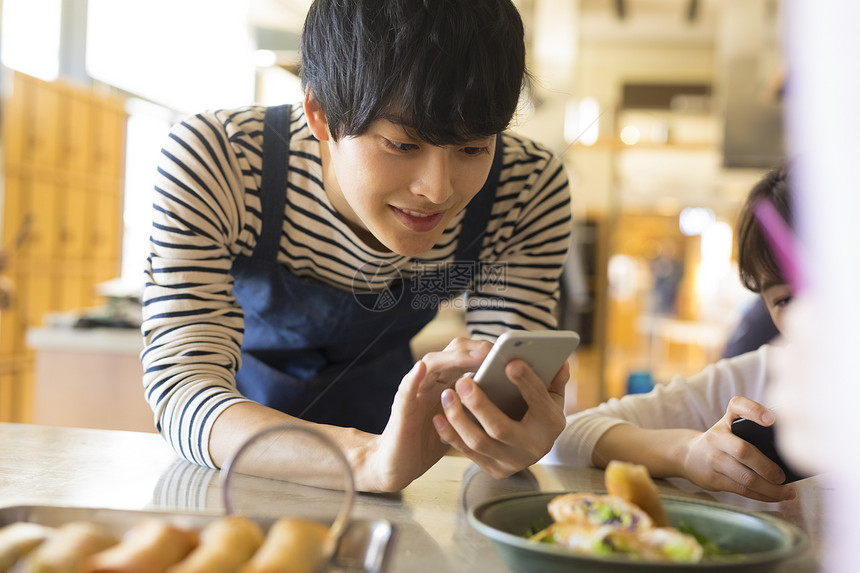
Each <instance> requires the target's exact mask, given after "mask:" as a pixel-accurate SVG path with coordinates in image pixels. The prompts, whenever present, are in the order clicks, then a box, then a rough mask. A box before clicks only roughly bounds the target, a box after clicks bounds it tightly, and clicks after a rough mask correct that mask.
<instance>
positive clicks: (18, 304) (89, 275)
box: [0, 72, 126, 422]
mask: <svg viewBox="0 0 860 573" xmlns="http://www.w3.org/2000/svg"><path fill="white" fill-rule="evenodd" d="M10 75H11V77H12V87H11V90H7V97H6V98H5V99H4V100H3V101H2V106H3V109H2V118H3V126H2V128H3V133H2V136H3V146H2V147H3V208H2V234H0V240H2V245H3V248H4V249H9V248H11V246H12V245H13V243H14V241H15V237H16V236H17V235H18V233H19V232H20V231H21V229H22V228H23V227H29V229H30V230H29V233H28V234H27V236H26V238H25V239H24V241H23V242H22V243H21V245H20V246H19V247H18V248H17V249H16V250H15V251H14V252H13V253H12V256H11V259H10V261H9V265H8V268H7V269H6V270H5V271H4V274H5V275H6V276H7V277H8V278H10V279H11V280H12V282H13V284H14V285H15V295H14V301H13V306H12V307H11V308H9V309H5V310H3V311H2V312H0V422H27V421H30V419H31V416H32V411H31V410H32V395H33V389H32V379H33V352H32V350H31V349H30V348H28V346H27V344H26V332H27V329H28V328H31V327H35V326H39V325H41V324H42V321H43V320H44V316H45V314H46V313H49V312H63V311H69V310H74V309H80V308H86V307H89V306H94V305H96V304H98V303H99V302H100V301H99V299H98V296H97V294H96V292H95V285H96V284H98V283H100V282H103V281H106V280H109V279H111V278H114V277H117V276H119V273H120V254H121V252H122V248H121V243H122V234H121V228H122V227H121V225H122V190H123V157H124V149H125V125H126V112H125V107H124V100H122V99H121V98H117V97H113V96H109V95H104V94H101V93H95V92H94V90H93V89H92V88H82V87H78V86H74V85H70V84H67V83H64V82H45V81H42V80H39V79H36V78H33V77H30V76H27V75H25V74H21V73H18V72H13V73H11V74H10Z"/></svg>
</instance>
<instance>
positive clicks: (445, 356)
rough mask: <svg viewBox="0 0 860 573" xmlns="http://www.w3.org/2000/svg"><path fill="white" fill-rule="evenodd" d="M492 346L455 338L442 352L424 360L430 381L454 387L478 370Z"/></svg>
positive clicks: (482, 341)
mask: <svg viewBox="0 0 860 573" xmlns="http://www.w3.org/2000/svg"><path fill="white" fill-rule="evenodd" d="M491 348H492V344H490V343H489V342H487V341H484V340H470V339H468V338H455V339H454V340H452V341H451V342H450V343H449V344H448V346H446V347H445V349H444V350H442V351H441V352H430V353H428V354H427V355H425V356H424V358H423V359H422V360H423V361H424V362H425V363H426V365H427V371H428V380H430V381H432V382H434V383H437V384H443V385H445V386H453V384H454V381H456V380H457V379H458V378H460V377H461V376H463V375H464V374H465V373H467V372H473V371H475V370H477V369H478V367H479V366H480V365H481V362H483V361H484V358H486V356H487V354H488V353H489V352H490V349H491Z"/></svg>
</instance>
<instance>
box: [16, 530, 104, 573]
mask: <svg viewBox="0 0 860 573" xmlns="http://www.w3.org/2000/svg"><path fill="white" fill-rule="evenodd" d="M117 541H118V540H117V539H116V537H114V536H113V535H110V534H108V533H106V532H105V531H104V530H103V529H102V528H100V527H98V526H96V525H94V524H92V523H89V522H84V521H74V522H71V523H67V524H65V525H62V526H60V527H59V528H57V530H56V532H55V533H54V534H53V535H52V536H51V537H50V538H49V539H48V540H47V541H45V542H44V543H42V544H41V545H39V547H37V548H36V549H35V550H34V551H33V552H32V553H31V554H30V555H28V556H27V557H26V558H25V560H24V561H23V563H22V565H21V568H20V571H21V573H78V572H79V571H80V568H81V565H82V563H83V561H84V560H85V559H86V558H87V557H89V556H90V555H93V554H95V553H98V552H99V551H103V550H105V549H107V548H108V547H111V546H112V545H115V544H116V543H117Z"/></svg>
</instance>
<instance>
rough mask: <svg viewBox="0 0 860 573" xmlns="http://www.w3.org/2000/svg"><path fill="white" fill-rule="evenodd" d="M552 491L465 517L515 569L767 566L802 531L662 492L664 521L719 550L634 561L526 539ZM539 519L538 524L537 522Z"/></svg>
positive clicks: (795, 548)
mask: <svg viewBox="0 0 860 573" xmlns="http://www.w3.org/2000/svg"><path fill="white" fill-rule="evenodd" d="M562 493H567V492H556V493H527V494H515V495H510V496H505V497H500V498H496V499H493V500H489V501H486V502H483V503H481V504H478V505H476V506H474V507H473V508H472V509H470V510H469V523H471V524H472V527H474V528H475V529H477V530H478V531H479V532H481V533H482V534H484V535H486V536H487V537H489V538H490V539H491V540H492V542H493V545H494V546H495V547H496V549H497V550H498V552H499V553H500V554H501V556H502V558H503V559H504V560H505V562H506V563H507V564H508V566H509V567H510V568H511V569H513V570H514V571H517V572H519V573H554V572H556V571H558V572H562V571H564V572H570V571H576V572H577V573H587V572H589V571H600V572H604V571H630V572H631V573H646V572H648V573H650V572H655V573H656V572H659V571H672V572H680V571H730V572H732V573H740V572H743V571H749V572H751V573H753V572H755V573H760V572H763V571H771V570H773V569H775V568H776V566H777V565H778V564H779V563H780V562H781V561H783V560H785V559H787V558H789V557H791V556H794V555H796V554H798V553H799V552H800V551H801V550H803V548H804V547H805V546H806V544H807V537H806V534H805V533H803V532H802V531H801V530H800V529H798V528H797V527H795V526H793V525H791V524H789V523H786V522H785V521H783V520H781V519H777V518H774V517H770V516H768V515H764V514H760V513H752V512H747V511H744V510H742V509H739V508H736V507H732V506H730V505H725V504H720V503H712V502H705V501H699V500H693V499H686V498H680V497H672V496H663V498H662V499H663V506H664V507H665V509H666V513H667V514H668V515H669V521H670V522H671V524H672V525H674V526H677V525H678V524H679V523H684V524H687V525H689V526H692V527H693V528H695V529H696V531H698V532H699V533H701V534H702V535H703V536H704V537H705V538H706V539H708V540H710V541H712V542H714V543H716V544H717V546H718V547H719V548H720V549H721V550H722V551H723V552H724V553H725V555H720V556H718V557H706V558H705V559H703V560H702V561H701V562H700V563H670V562H659V563H655V562H647V561H636V560H632V559H629V558H626V557H624V556H611V557H593V556H589V555H583V554H578V553H573V552H572V551H569V550H567V549H564V548H562V547H557V546H553V545H549V544H546V543H535V542H532V541H529V540H528V539H527V537H526V536H527V531H528V530H529V528H531V527H533V526H535V524H539V525H538V527H543V526H544V525H549V524H550V523H552V518H550V516H549V513H548V512H547V504H548V503H549V501H550V500H551V499H552V498H554V497H555V496H557V495H561V494H562ZM541 524H542V525H541Z"/></svg>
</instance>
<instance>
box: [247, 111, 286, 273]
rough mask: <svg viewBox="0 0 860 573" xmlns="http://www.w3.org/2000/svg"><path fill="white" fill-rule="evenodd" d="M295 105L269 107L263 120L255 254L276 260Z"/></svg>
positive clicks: (261, 257)
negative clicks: (258, 229) (258, 226)
mask: <svg viewBox="0 0 860 573" xmlns="http://www.w3.org/2000/svg"><path fill="white" fill-rule="evenodd" d="M291 120H292V106H291V105H289V104H287V105H279V106H273V107H269V108H266V116H265V119H264V120H263V174H262V175H261V179H260V218H261V224H262V229H261V230H260V236H259V237H257V245H256V246H255V247H254V254H253V255H252V258H254V259H263V260H266V261H275V260H277V258H278V249H279V248H280V244H281V232H282V231H283V228H284V209H285V208H286V204H287V169H288V168H289V162H290V135H291V133H290V123H291Z"/></svg>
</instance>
